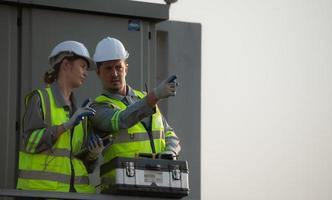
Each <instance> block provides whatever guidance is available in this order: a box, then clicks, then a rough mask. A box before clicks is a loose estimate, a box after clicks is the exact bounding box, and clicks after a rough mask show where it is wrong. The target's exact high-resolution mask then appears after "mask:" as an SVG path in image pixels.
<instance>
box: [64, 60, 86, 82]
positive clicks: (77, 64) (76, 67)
mask: <svg viewBox="0 0 332 200" xmlns="http://www.w3.org/2000/svg"><path fill="white" fill-rule="evenodd" d="M67 69H68V70H67V72H68V73H67V78H68V82H69V83H71V85H72V87H73V88H78V87H80V86H81V85H82V84H83V82H84V81H85V79H86V77H87V76H88V73H87V69H88V63H87V61H86V60H84V59H82V58H78V59H75V60H73V61H69V62H68V68H67Z"/></svg>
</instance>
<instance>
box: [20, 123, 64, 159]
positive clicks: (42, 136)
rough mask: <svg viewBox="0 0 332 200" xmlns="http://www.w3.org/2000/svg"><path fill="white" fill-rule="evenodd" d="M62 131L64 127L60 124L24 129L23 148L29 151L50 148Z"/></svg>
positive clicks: (34, 151) (35, 151)
mask: <svg viewBox="0 0 332 200" xmlns="http://www.w3.org/2000/svg"><path fill="white" fill-rule="evenodd" d="M64 132H65V129H64V128H63V126H62V125H60V126H52V127H47V128H46V127H44V128H40V129H35V130H31V131H26V132H25V133H24V134H25V135H26V137H25V138H24V144H25V150H26V151H27V152H29V153H39V152H42V151H45V150H47V149H51V148H52V146H53V145H54V144H55V143H56V141H57V139H58V138H59V137H60V135H61V134H62V133H64Z"/></svg>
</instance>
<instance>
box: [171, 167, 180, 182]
mask: <svg viewBox="0 0 332 200" xmlns="http://www.w3.org/2000/svg"><path fill="white" fill-rule="evenodd" d="M172 177H173V179H174V180H180V179H181V171H180V169H179V167H178V166H177V167H175V168H174V169H172Z"/></svg>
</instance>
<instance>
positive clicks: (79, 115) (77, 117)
mask: <svg viewBox="0 0 332 200" xmlns="http://www.w3.org/2000/svg"><path fill="white" fill-rule="evenodd" d="M91 103H92V102H91V101H90V99H87V100H85V101H84V103H83V104H82V106H81V107H80V108H78V109H77V110H76V111H75V113H74V114H73V116H72V117H71V118H70V119H69V120H68V122H65V123H64V124H63V127H64V128H65V130H68V129H70V128H72V127H74V126H76V125H77V124H79V123H80V122H81V121H82V120H83V119H84V117H89V116H93V115H95V113H96V111H95V110H94V109H93V108H90V105H91Z"/></svg>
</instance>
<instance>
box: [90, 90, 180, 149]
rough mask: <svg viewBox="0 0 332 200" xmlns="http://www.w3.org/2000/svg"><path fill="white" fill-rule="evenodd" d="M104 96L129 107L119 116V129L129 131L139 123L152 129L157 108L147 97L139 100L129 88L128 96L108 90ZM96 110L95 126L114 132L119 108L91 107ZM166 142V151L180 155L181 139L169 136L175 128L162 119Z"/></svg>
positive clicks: (107, 106) (96, 104)
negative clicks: (113, 120)
mask: <svg viewBox="0 0 332 200" xmlns="http://www.w3.org/2000/svg"><path fill="white" fill-rule="evenodd" d="M102 94H104V95H106V96H108V97H110V98H113V99H117V100H119V101H121V102H123V103H124V104H125V105H126V106H127V107H126V109H125V110H123V111H122V112H121V113H120V114H119V120H118V124H117V128H118V129H120V130H121V129H128V128H130V127H131V126H133V125H135V124H136V123H138V122H142V123H143V124H144V125H145V127H146V128H147V129H151V116H152V115H153V114H154V113H155V108H152V107H151V106H150V105H149V104H148V102H147V97H144V98H142V99H141V98H139V97H138V96H136V94H135V93H134V91H133V89H132V88H131V87H129V86H127V95H126V96H122V95H120V94H116V93H112V92H110V91H108V90H106V89H104V90H103V91H102ZM91 107H92V108H93V109H95V110H96V115H95V116H93V117H91V121H92V124H93V126H94V127H95V128H96V129H97V130H100V131H102V132H113V131H114V130H116V129H117V128H115V127H113V125H112V117H113V115H114V114H116V112H117V111H118V109H117V108H111V107H110V106H109V105H108V104H106V103H94V104H92V105H91ZM162 119H163V125H164V131H165V133H166V135H165V141H166V149H165V151H173V152H175V153H177V154H178V153H179V152H180V150H181V146H180V144H179V142H180V141H179V139H178V137H177V136H176V135H175V134H172V135H168V134H167V133H170V132H174V131H173V128H172V127H171V126H170V125H169V124H168V123H167V121H166V119H165V118H164V117H162Z"/></svg>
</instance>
